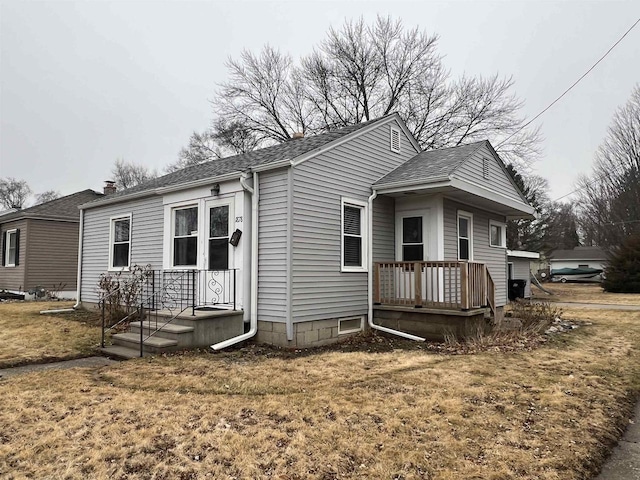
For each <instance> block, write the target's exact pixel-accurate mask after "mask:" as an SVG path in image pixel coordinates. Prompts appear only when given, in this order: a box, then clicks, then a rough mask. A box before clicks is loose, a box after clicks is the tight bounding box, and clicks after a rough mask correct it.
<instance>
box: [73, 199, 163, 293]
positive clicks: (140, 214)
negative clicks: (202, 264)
mask: <svg viewBox="0 0 640 480" xmlns="http://www.w3.org/2000/svg"><path fill="white" fill-rule="evenodd" d="M129 213H131V266H133V265H151V268H153V269H158V270H159V269H162V251H163V241H162V236H163V215H164V207H163V205H162V197H159V196H154V197H148V198H144V199H140V200H133V201H130V202H126V203H118V204H115V205H106V206H104V207H99V208H95V209H89V210H86V211H85V214H84V235H83V237H84V238H83V246H82V288H81V294H80V296H81V299H82V301H83V302H97V301H98V295H97V292H96V288H97V285H98V280H99V279H100V274H102V273H105V272H107V270H108V268H109V228H110V223H111V222H110V218H111V217H114V216H119V215H122V216H124V215H128V214H129Z"/></svg>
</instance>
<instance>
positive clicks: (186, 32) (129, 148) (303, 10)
mask: <svg viewBox="0 0 640 480" xmlns="http://www.w3.org/2000/svg"><path fill="white" fill-rule="evenodd" d="M376 14H383V15H392V16H393V17H394V18H400V19H402V20H403V21H404V23H405V26H406V27H413V26H416V25H417V26H419V27H420V28H422V29H424V30H426V31H427V32H429V33H437V34H438V35H439V36H440V41H439V52H440V53H441V54H443V55H445V60H444V63H445V66H446V67H448V68H449V69H451V72H452V74H453V75H454V76H459V75H462V74H463V73H465V74H467V75H491V74H493V73H496V72H498V73H500V74H501V75H506V76H509V75H512V76H513V78H514V80H515V93H516V94H517V95H518V96H519V97H520V98H521V99H522V100H524V102H525V108H524V111H523V114H525V115H527V116H528V117H530V118H531V117H533V116H534V115H535V114H537V113H538V112H539V111H540V110H542V109H543V108H544V107H546V106H547V105H548V104H549V103H550V102H551V101H552V100H553V99H554V98H555V97H556V96H558V95H559V94H560V93H561V92H562V91H563V90H564V89H565V88H567V87H568V86H569V85H570V84H571V83H573V82H574V81H575V80H576V79H577V78H578V77H579V76H580V75H581V74H582V73H584V72H585V71H586V69H587V68H589V67H590V66H591V65H592V64H593V63H594V62H595V61H596V60H597V59H598V58H599V57H600V56H601V55H602V54H603V53H604V52H605V51H606V50H607V49H608V48H609V47H610V46H611V45H612V44H613V43H614V42H615V41H616V40H617V39H618V38H619V37H620V36H621V35H622V34H623V33H624V32H625V31H626V30H627V29H628V28H629V27H630V26H631V25H632V24H633V23H634V21H635V20H636V19H638V18H639V17H640V2H639V1H637V0H633V1H597V2H596V1H592V2H584V1H580V2H578V1H563V2H557V1H556V2H552V1H546V2H538V1H536V2H534V1H528V2H516V1H508V2H507V1H504V2H486V1H473V2H461V1H448V2H429V1H424V0H423V1H419V2H401V1H390V2H364V1H346V0H341V1H339V2H329V1H327V2H320V1H318V2H306V1H297V2H267V1H257V2H240V1H226V2H214V1H178V0H174V1H164V2H160V1H137V2H128V1H127V2H125V1H117V2H116V1H83V2H71V1H46V2H34V1H24V0H22V1H14V0H0V54H1V56H0V88H1V90H0V128H1V130H0V176H1V177H7V176H9V177H15V178H19V179H24V180H26V181H27V182H28V183H29V185H30V186H31V187H32V189H33V190H34V192H35V193H38V192H42V191H45V190H51V189H53V190H58V191H59V192H60V193H62V194H63V195H66V194H70V193H73V192H76V191H79V190H83V189H85V188H93V189H95V190H98V191H101V189H102V185H103V180H105V179H108V178H110V177H111V173H110V171H111V169H112V167H113V163H114V161H115V160H116V159H117V158H124V159H125V160H130V161H134V162H137V163H141V164H144V165H146V166H149V167H152V168H156V169H158V170H162V169H163V168H164V167H165V166H166V165H167V164H169V163H172V162H174V161H175V160H176V158H177V154H178V151H179V150H180V148H181V147H182V146H184V145H185V144H186V143H187V141H188V138H189V135H190V134H191V132H192V131H194V130H198V131H200V130H203V129H205V128H206V127H207V126H208V124H209V122H210V120H211V118H212V112H211V107H210V104H209V102H208V100H209V99H211V98H212V97H213V92H214V91H215V88H216V83H219V82H222V81H224V80H225V79H226V76H227V71H226V68H225V65H224V64H225V60H226V59H227V58H228V57H229V56H231V57H237V56H238V55H239V53H240V52H241V51H242V49H244V48H246V49H249V50H252V51H254V52H258V51H259V50H260V49H261V48H262V46H263V45H264V44H265V43H269V44H271V45H272V46H274V47H277V48H279V49H280V50H282V51H286V52H289V53H290V54H291V55H292V56H293V57H294V58H297V57H299V56H301V55H305V54H307V53H309V52H310V51H311V49H312V47H313V46H314V45H316V44H318V42H319V41H321V40H322V39H323V38H324V37H325V33H326V32H327V30H328V29H329V27H330V26H336V27H339V26H340V25H341V24H342V23H343V22H344V20H345V18H348V19H353V18H357V17H359V16H361V15H362V16H364V18H365V20H369V21H371V20H373V19H375V16H376ZM638 82H640V26H638V27H636V28H635V29H634V30H633V31H632V32H631V33H630V34H629V35H628V36H627V37H626V38H625V39H624V40H623V41H622V43H621V44H620V45H618V47H617V48H616V49H614V50H613V52H612V53H611V54H610V55H609V56H608V57H607V58H606V59H605V60H604V61H603V62H602V63H601V64H600V65H599V66H598V67H597V68H596V69H595V70H594V71H593V72H591V74H590V75H589V76H588V77H587V78H585V79H584V80H583V81H582V83H580V84H579V85H578V86H577V87H576V88H575V89H574V90H573V91H572V92H571V93H570V94H569V95H568V96H567V97H565V98H564V99H563V100H561V102H560V103H558V104H557V105H556V106H555V107H553V108H552V109H551V110H549V111H548V112H547V113H546V114H545V115H543V116H542V117H541V118H540V120H539V121H537V122H536V125H538V124H539V125H541V127H542V130H541V131H542V134H543V136H544V142H543V148H544V153H543V157H542V159H541V160H540V161H539V162H538V163H537V164H536V165H535V170H536V173H538V174H540V175H542V176H544V177H545V178H547V179H548V180H549V183H550V185H551V195H552V197H553V198H555V197H559V196H561V195H564V194H566V193H569V192H570V191H571V190H573V188H574V182H575V180H576V178H577V176H578V174H580V173H587V172H589V170H590V166H591V162H592V160H593V154H594V152H595V150H596V148H597V146H598V144H599V143H600V142H601V141H602V139H603V138H604V136H605V134H606V129H607V126H608V125H609V122H610V120H611V118H612V115H613V114H614V112H615V110H616V108H617V107H618V106H620V105H622V104H624V103H625V101H626V100H627V99H628V98H629V96H630V94H631V91H632V88H633V86H634V85H635V84H636V83H638ZM489 140H491V139H489Z"/></svg>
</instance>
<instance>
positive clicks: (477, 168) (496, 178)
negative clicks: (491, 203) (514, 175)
mask: <svg viewBox="0 0 640 480" xmlns="http://www.w3.org/2000/svg"><path fill="white" fill-rule="evenodd" d="M483 159H486V160H487V161H488V167H489V175H488V177H487V178H485V177H484V176H483ZM452 178H457V179H459V180H464V181H467V182H471V183H475V184H476V185H481V186H483V187H485V188H487V189H489V190H493V191H495V192H497V193H500V194H502V195H505V196H506V197H508V198H510V199H512V200H516V201H519V202H522V201H523V200H522V197H521V196H520V194H519V193H518V191H517V190H516V188H515V187H514V186H513V184H512V183H511V181H510V180H509V177H508V173H507V172H505V171H504V169H503V168H502V166H500V164H499V162H498V160H496V158H495V157H494V156H493V154H492V153H491V152H490V151H489V149H488V148H487V147H486V146H482V147H480V148H479V149H478V150H476V152H475V153H474V154H473V155H472V156H471V157H470V158H468V159H467V160H466V161H465V162H464V163H463V164H462V165H460V166H459V167H458V168H457V169H456V171H455V172H454V173H453V175H452Z"/></svg>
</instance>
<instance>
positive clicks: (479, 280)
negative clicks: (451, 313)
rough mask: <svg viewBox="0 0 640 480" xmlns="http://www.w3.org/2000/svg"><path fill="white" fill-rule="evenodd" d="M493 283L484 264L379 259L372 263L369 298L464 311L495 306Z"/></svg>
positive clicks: (389, 303) (379, 302) (386, 303)
mask: <svg viewBox="0 0 640 480" xmlns="http://www.w3.org/2000/svg"><path fill="white" fill-rule="evenodd" d="M494 298H495V286H494V283H493V279H492V278H491V275H490V274H489V271H488V269H487V267H486V265H485V264H484V263H478V262H464V261H455V262H446V261H442V262H380V263H376V264H375V265H374V273H373V301H374V303H377V304H382V305H400V306H416V307H433V308H449V309H455V310H468V309H470V308H479V307H485V306H487V305H489V306H490V307H491V309H492V310H494V308H495V301H494Z"/></svg>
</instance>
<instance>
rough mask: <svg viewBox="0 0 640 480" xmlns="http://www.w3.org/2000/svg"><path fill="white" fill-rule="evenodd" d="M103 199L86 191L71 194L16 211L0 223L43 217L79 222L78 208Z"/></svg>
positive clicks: (4, 217) (4, 216) (1, 219)
mask: <svg viewBox="0 0 640 480" xmlns="http://www.w3.org/2000/svg"><path fill="white" fill-rule="evenodd" d="M100 197H103V194H102V193H97V192H94V191H93V190H90V189H87V190H82V191H81V192H76V193H72V194H71V195H67V196H65V197H60V198H56V199H55V200H51V201H50V202H45V203H41V204H40V205H34V206H33V207H29V208H25V209H22V210H17V211H15V212H13V213H8V214H6V215H2V216H1V217H0V222H3V223H4V222H8V221H11V220H15V219H17V218H23V217H44V218H54V219H55V218H58V219H66V220H77V221H80V210H78V206H79V205H82V204H83V203H87V202H90V201H92V200H95V199H96V198H100Z"/></svg>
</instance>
